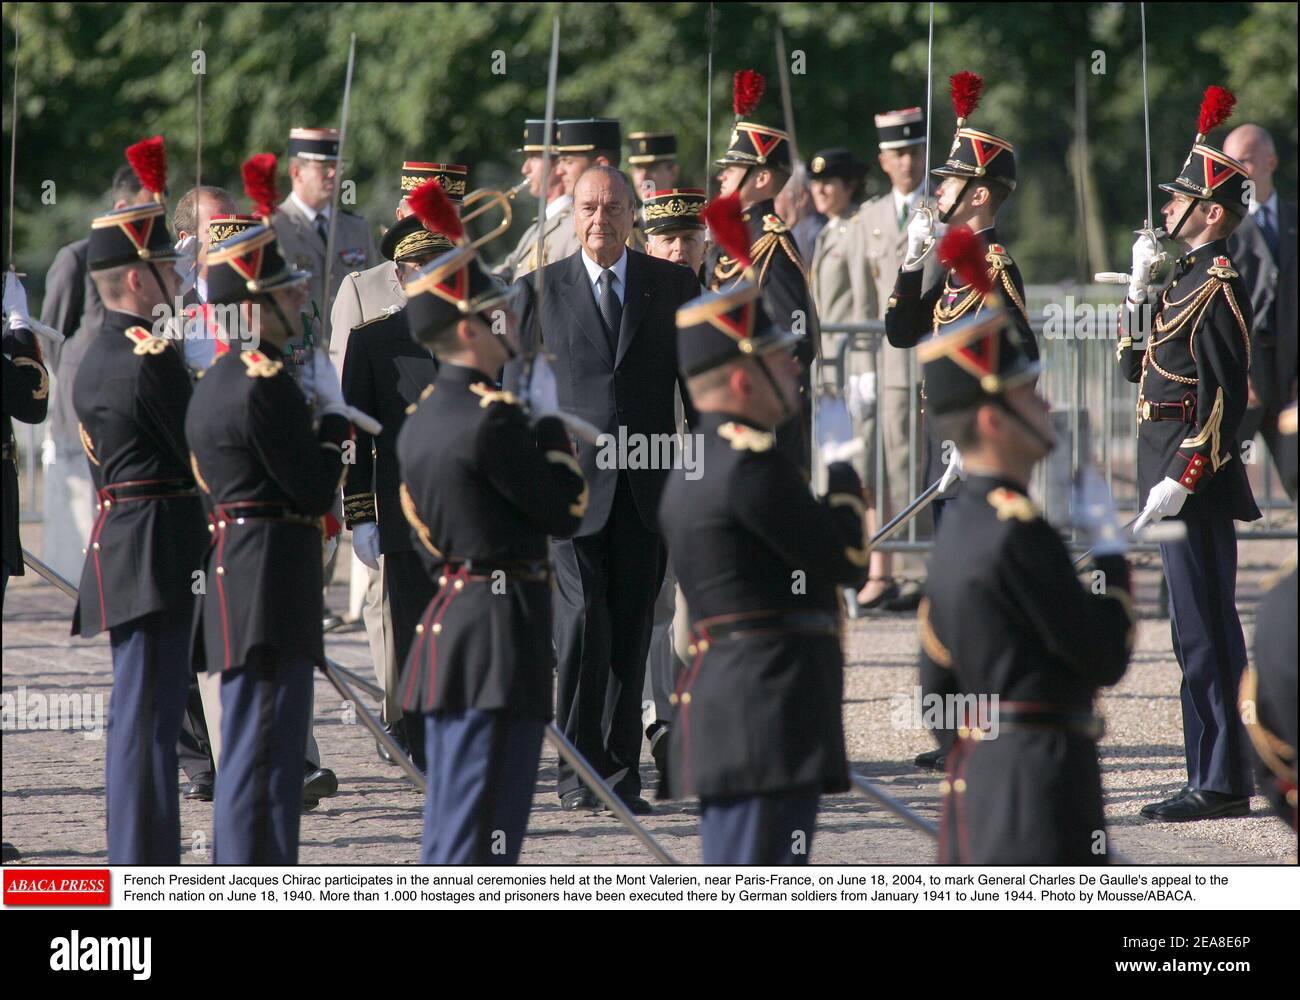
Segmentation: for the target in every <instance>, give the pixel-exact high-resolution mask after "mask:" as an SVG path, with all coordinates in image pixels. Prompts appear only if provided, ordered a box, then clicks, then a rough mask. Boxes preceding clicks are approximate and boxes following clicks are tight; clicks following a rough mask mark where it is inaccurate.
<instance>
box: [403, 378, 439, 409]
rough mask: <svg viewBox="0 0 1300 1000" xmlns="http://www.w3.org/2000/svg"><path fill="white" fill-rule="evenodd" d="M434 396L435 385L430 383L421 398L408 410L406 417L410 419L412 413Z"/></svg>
mask: <svg viewBox="0 0 1300 1000" xmlns="http://www.w3.org/2000/svg"><path fill="white" fill-rule="evenodd" d="M432 395H433V383H432V382H430V383H429V384H428V385H426V386H425V387H424V388H423V389H422V390H421V391H420V398H419V399H417V400H416V401H415V402H414V403H412V404H411V405H410V406H408V407H407V408H406V415H407V416H408V417H409V416H410V415H411V414H412V413H414V412H415V411H416V410H418V409H419V408H420V404H421V403H423V402H424V401H425V400H426V399H428V398H429V397H430V396H432Z"/></svg>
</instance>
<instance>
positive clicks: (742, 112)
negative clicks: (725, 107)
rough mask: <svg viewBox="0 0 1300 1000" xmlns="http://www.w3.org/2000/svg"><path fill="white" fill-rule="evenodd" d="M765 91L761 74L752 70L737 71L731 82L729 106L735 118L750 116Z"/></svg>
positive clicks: (764, 81)
mask: <svg viewBox="0 0 1300 1000" xmlns="http://www.w3.org/2000/svg"><path fill="white" fill-rule="evenodd" d="M766 90H767V81H766V80H765V79H763V74H762V73H760V72H758V70H753V69H738V70H736V75H735V76H734V77H733V78H732V81H731V106H732V107H733V108H734V109H735V111H736V117H737V118H744V117H746V116H747V115H751V114H753V112H754V109H755V108H756V107H758V102H759V101H761V100H762V99H763V93H764V92H765V91H766Z"/></svg>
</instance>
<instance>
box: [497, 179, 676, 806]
mask: <svg viewBox="0 0 1300 1000" xmlns="http://www.w3.org/2000/svg"><path fill="white" fill-rule="evenodd" d="M635 217H636V196H635V194H634V192H633V190H632V185H631V183H630V182H629V181H628V179H627V178H626V177H625V176H624V175H623V174H622V173H621V172H620V171H618V170H617V169H615V168H614V167H612V166H608V165H605V164H595V165H591V166H588V167H587V168H586V170H585V171H584V172H583V174H582V176H581V177H580V178H579V179H578V180H577V182H576V184H575V186H574V225H575V231H576V233H577V236H578V242H579V243H580V244H581V249H580V250H579V251H578V252H576V253H574V254H572V255H570V256H569V257H567V258H565V259H564V260H559V261H555V262H553V263H550V264H547V265H546V267H545V278H544V283H545V288H546V294H545V297H544V299H543V301H542V303H541V309H540V311H538V310H537V308H536V306H537V303H536V300H535V299H534V297H533V287H534V286H533V281H534V279H533V277H532V276H531V275H530V276H529V277H527V278H524V279H522V280H521V284H522V285H523V287H524V290H525V307H524V310H523V312H524V324H523V327H522V328H523V329H525V330H529V329H536V330H537V331H538V332H539V334H540V339H541V342H542V344H544V345H545V349H546V351H547V353H548V355H549V356H550V357H551V359H552V360H551V366H552V367H553V368H554V371H555V383H556V388H557V392H558V397H559V398H558V402H559V406H560V408H561V409H563V410H565V411H568V412H571V413H575V414H577V415H578V416H581V417H582V418H583V419H585V420H587V421H589V422H591V423H592V424H594V425H595V426H596V427H598V428H599V429H600V431H601V432H602V435H603V437H602V441H603V442H610V443H617V442H625V443H626V444H627V453H626V454H621V453H620V454H618V459H617V461H616V462H614V463H610V462H609V461H608V453H609V451H610V447H609V445H608V444H606V446H605V447H597V446H594V445H592V444H589V443H586V442H580V443H579V445H578V461H579V463H580V465H581V466H582V472H583V475H584V476H585V477H586V479H587V483H588V486H589V488H590V491H591V494H590V502H589V504H588V506H587V511H586V515H585V516H584V517H583V520H582V525H581V526H580V527H579V528H578V531H577V533H576V535H575V536H574V537H573V538H572V539H566V540H559V539H557V540H556V541H555V571H556V580H557V585H558V586H557V590H556V595H555V619H554V630H555V633H554V634H555V644H556V653H557V656H558V659H559V682H558V690H557V697H556V712H555V714H556V722H557V724H558V725H559V726H560V728H561V729H563V730H564V732H565V735H567V736H568V737H569V739H570V740H572V741H573V742H574V744H576V746H577V748H578V750H579V751H580V752H581V753H582V755H583V756H584V757H585V758H586V759H587V760H588V761H589V762H590V763H591V765H592V766H593V767H594V768H595V769H596V770H597V771H598V772H599V773H600V774H601V776H602V777H604V778H606V779H607V780H608V781H609V782H610V784H611V785H613V787H614V791H615V792H616V793H617V794H618V795H619V796H620V797H621V798H622V799H623V800H624V801H625V802H626V803H627V804H628V806H629V808H631V809H632V810H633V811H634V812H638V813H648V812H650V811H651V807H650V804H649V803H648V802H647V801H646V800H645V799H643V798H642V797H641V775H640V771H639V769H638V764H639V761H640V756H641V692H642V687H643V682H644V678H645V665H646V652H647V649H648V647H649V643H650V629H651V624H652V621H653V618H654V603H655V595H656V594H657V593H658V591H659V587H660V585H661V583H662V581H663V575H664V568H665V563H666V553H665V550H664V545H663V541H662V539H661V538H660V535H659V529H658V524H657V514H658V508H659V497H660V494H661V493H662V492H663V487H664V482H665V480H666V478H667V474H668V470H667V469H665V468H646V467H645V466H646V465H648V464H649V465H652V464H654V463H648V462H642V461H640V458H642V457H644V456H645V454H646V452H648V451H651V450H652V449H651V448H648V447H646V445H647V444H650V443H653V442H655V441H657V440H666V439H667V437H668V436H670V435H672V434H673V433H674V432H675V430H676V425H675V420H674V413H673V401H674V400H673V397H674V391H673V389H674V386H675V385H676V384H677V383H678V375H677V348H676V342H677V341H676V337H677V334H676V329H677V328H676V313H677V309H678V307H679V306H681V305H683V304H684V303H686V302H688V301H689V300H690V299H692V298H694V297H695V296H696V295H698V294H699V291H700V283H699V281H698V280H697V279H696V278H695V276H694V275H693V274H692V273H691V271H690V270H689V269H688V268H685V267H682V266H681V265H679V264H674V263H672V262H671V261H667V260H659V259H657V258H654V257H649V256H647V255H646V254H644V253H641V252H639V251H637V250H635V249H633V248H631V247H629V246H628V245H627V239H628V237H629V236H630V235H631V233H632V226H633V222H634V220H635ZM534 318H535V319H536V326H530V322H529V321H530V320H532V319H534ZM683 395H684V393H683ZM693 416H694V413H693V411H691V410H690V409H689V408H688V411H687V417H688V422H689V420H690V418H691V417H693ZM637 442H640V443H641V444H640V446H639V447H638V444H637ZM598 456H600V460H599V461H598ZM611 465H612V467H611ZM558 785H559V787H558V789H557V790H558V792H559V795H560V803H561V806H562V808H564V809H566V810H573V809H586V810H590V809H596V808H599V807H598V805H597V801H596V799H595V797H594V796H593V795H592V793H591V792H590V791H589V790H588V789H586V788H584V787H583V785H582V783H581V781H580V780H579V778H578V776H577V774H575V773H574V771H573V770H572V768H570V767H568V766H567V765H563V764H562V765H561V767H560V771H559V783H558Z"/></svg>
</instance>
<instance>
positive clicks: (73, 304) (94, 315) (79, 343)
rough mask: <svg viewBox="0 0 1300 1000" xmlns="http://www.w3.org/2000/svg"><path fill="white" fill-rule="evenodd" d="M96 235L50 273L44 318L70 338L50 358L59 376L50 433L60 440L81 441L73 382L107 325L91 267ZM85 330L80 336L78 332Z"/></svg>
mask: <svg viewBox="0 0 1300 1000" xmlns="http://www.w3.org/2000/svg"><path fill="white" fill-rule="evenodd" d="M89 249H90V237H86V238H85V239H80V240H75V241H73V242H72V243H69V244H68V245H67V246H65V247H63V248H62V249H61V250H60V251H59V252H58V253H57V254H55V255H54V263H53V264H51V265H50V269H49V271H47V272H46V274H45V301H44V302H42V303H41V322H42V323H44V324H46V325H47V326H52V327H54V329H56V330H58V331H59V333H61V334H63V336H64V337H66V338H67V340H66V341H65V342H64V343H62V344H60V345H59V346H58V347H56V348H53V349H51V351H50V356H49V358H48V359H47V361H48V362H49V366H50V369H51V371H53V373H54V376H55V378H56V379H57V380H58V387H57V389H56V391H55V393H54V398H53V407H52V408H51V412H50V433H51V434H52V435H53V437H54V440H55V441H58V442H71V443H72V444H73V445H74V446H75V445H76V443H77V413H76V410H74V409H73V406H72V384H73V383H74V382H75V381H76V380H77V371H78V369H80V367H81V359H82V358H83V357H85V355H86V352H87V351H88V350H90V345H91V343H93V342H94V340H95V335H96V334H97V333H98V332H99V331H100V330H101V329H103V327H104V318H105V315H106V310H105V309H104V301H103V299H101V298H100V297H99V290H98V289H97V288H96V287H95V282H94V281H93V280H91V277H90V271H89V269H88V267H87V260H86V258H87V253H88V252H89ZM78 333H80V336H74V335H75V334H78Z"/></svg>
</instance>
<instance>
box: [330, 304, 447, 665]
mask: <svg viewBox="0 0 1300 1000" xmlns="http://www.w3.org/2000/svg"><path fill="white" fill-rule="evenodd" d="M437 373H438V364H437V362H436V361H434V359H433V356H432V355H431V354H430V353H429V351H428V350H427V349H426V348H424V347H422V346H420V345H419V344H417V343H416V342H415V341H414V340H413V339H411V331H410V326H409V325H408V324H407V321H406V311H405V310H404V309H403V310H400V311H398V312H395V313H391V314H389V315H387V316H382V317H380V318H378V319H374V320H371V321H369V322H367V323H362V324H361V325H360V326H357V327H354V328H353V330H352V333H351V335H350V336H349V337H348V346H347V352H346V355H345V357H344V360H343V396H344V398H345V399H346V400H347V401H348V403H349V404H351V405H352V406H355V407H357V408H358V409H359V410H361V411H362V412H363V413H369V414H370V415H371V416H373V417H374V418H375V419H376V420H378V421H379V422H380V423H381V424H382V425H383V430H382V431H380V433H379V436H378V437H372V436H371V435H369V434H367V433H366V432H365V431H363V430H361V429H360V428H358V429H357V440H356V462H355V463H354V464H352V465H350V466H348V468H347V476H346V479H345V480H344V484H343V513H344V517H345V519H346V521H347V526H348V527H349V528H355V527H356V526H357V525H358V524H362V523H365V522H377V523H378V529H379V550H380V552H381V553H382V554H383V556H384V577H385V588H384V589H385V596H386V598H387V599H388V601H389V604H390V608H391V613H392V618H393V632H394V633H395V644H394V649H395V651H396V656H397V662H398V664H402V663H404V662H406V654H407V652H408V651H409V650H410V648H411V639H412V637H413V635H414V632H415V625H416V622H417V621H418V620H419V617H420V613H421V612H422V611H423V610H424V608H425V605H427V604H428V603H429V599H430V598H431V597H433V587H432V583H431V581H430V579H429V574H428V573H427V572H426V571H425V570H424V567H423V566H422V565H421V562H420V557H419V556H418V555H417V554H416V552H415V549H414V548H413V546H412V541H411V528H410V525H409V524H408V523H407V520H406V515H405V514H403V513H402V504H401V499H400V488H401V474H400V473H399V472H398V466H397V436H398V432H400V431H401V429H402V424H403V423H404V422H405V421H406V416H407V412H408V410H410V411H412V412H413V411H414V408H415V404H416V403H417V402H419V400H420V398H421V394H422V393H424V392H425V390H426V389H428V387H429V386H430V385H431V384H432V383H433V379H434V376H436V375H437Z"/></svg>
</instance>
